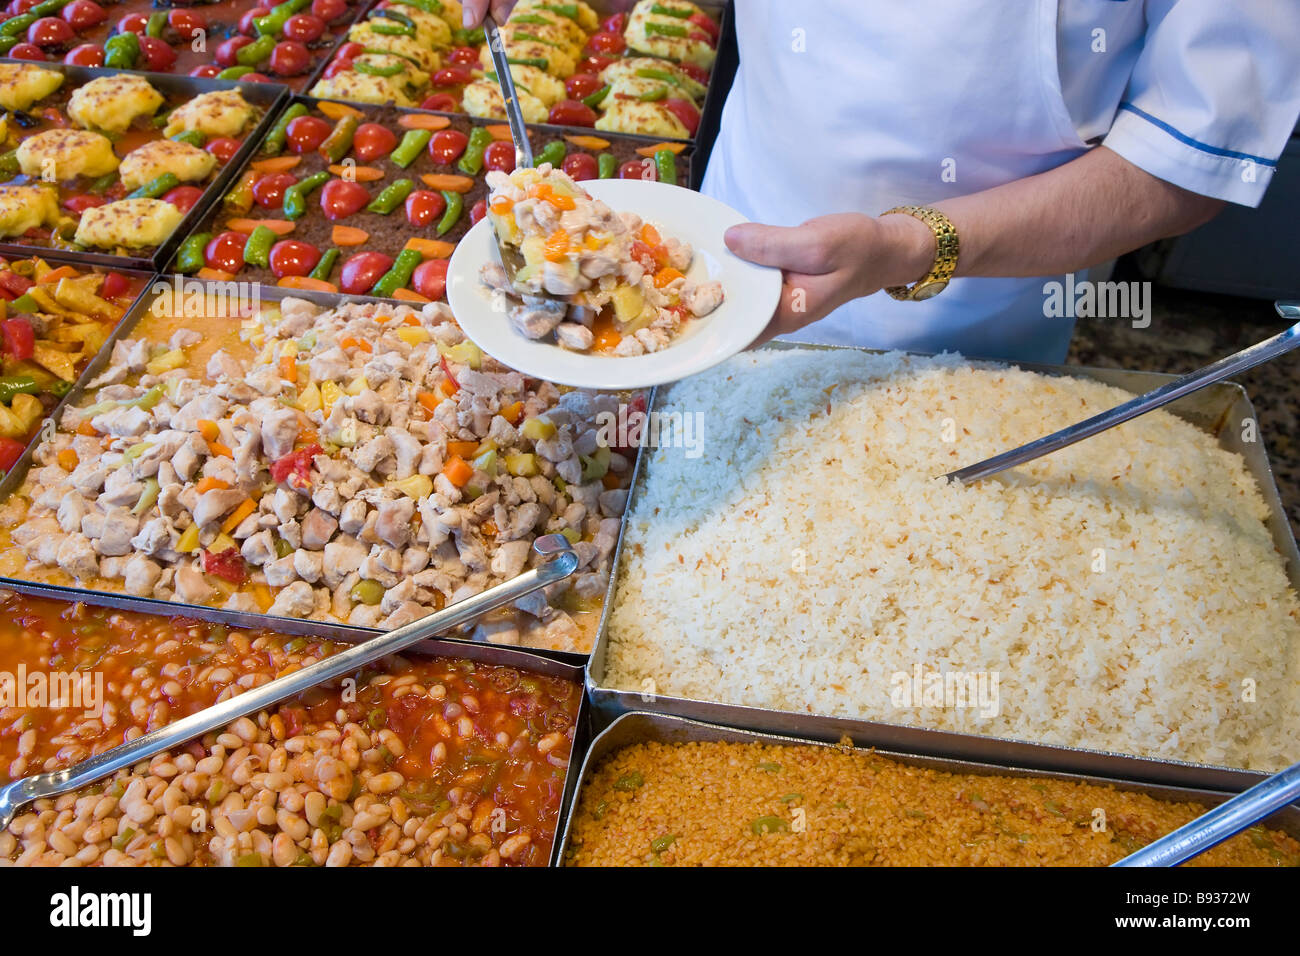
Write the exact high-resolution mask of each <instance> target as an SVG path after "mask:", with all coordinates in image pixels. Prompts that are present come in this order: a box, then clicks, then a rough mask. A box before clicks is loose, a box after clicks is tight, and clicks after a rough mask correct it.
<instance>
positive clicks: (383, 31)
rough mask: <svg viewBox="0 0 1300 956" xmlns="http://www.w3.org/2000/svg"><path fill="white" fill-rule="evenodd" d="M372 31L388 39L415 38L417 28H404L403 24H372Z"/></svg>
mask: <svg viewBox="0 0 1300 956" xmlns="http://www.w3.org/2000/svg"><path fill="white" fill-rule="evenodd" d="M370 29H371V30H373V31H374V32H375V33H378V34H379V35H380V36H386V37H413V36H415V27H408V26H404V25H403V24H401V23H372V24H370Z"/></svg>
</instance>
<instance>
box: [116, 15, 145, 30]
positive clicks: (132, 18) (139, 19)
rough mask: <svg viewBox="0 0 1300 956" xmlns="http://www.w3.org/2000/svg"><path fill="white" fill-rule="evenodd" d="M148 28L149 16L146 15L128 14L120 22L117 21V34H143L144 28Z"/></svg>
mask: <svg viewBox="0 0 1300 956" xmlns="http://www.w3.org/2000/svg"><path fill="white" fill-rule="evenodd" d="M148 26H149V14H147V13H128V14H127V15H126V16H124V17H123V18H122V19H121V20H118V21H117V32H118V33H144V31H145V28H146V27H148Z"/></svg>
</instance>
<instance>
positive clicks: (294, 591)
mask: <svg viewBox="0 0 1300 956" xmlns="http://www.w3.org/2000/svg"><path fill="white" fill-rule="evenodd" d="M314 610H316V593H315V592H314V591H313V590H312V587H311V585H310V584H308V583H307V582H306V581H294V582H293V583H292V584H290V585H288V586H286V587H285V588H284V589H283V590H282V591H281V592H280V593H279V594H277V595H276V596H275V602H274V603H273V604H272V605H271V607H270V610H268V611H267V612H266V613H268V614H273V615H275V616H276V617H297V618H303V617H309V616H310V615H311V613H312V612H313V611H314Z"/></svg>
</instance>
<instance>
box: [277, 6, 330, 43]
mask: <svg viewBox="0 0 1300 956" xmlns="http://www.w3.org/2000/svg"><path fill="white" fill-rule="evenodd" d="M324 34H325V21H324V20H322V19H321V18H320V17H316V16H312V15H311V14H310V13H295V14H294V15H293V16H291V17H290V18H289V19H288V20H285V21H284V38H285V39H286V40H297V41H298V42H299V43H311V42H312V41H314V40H319V39H320V38H321V37H322V36H324Z"/></svg>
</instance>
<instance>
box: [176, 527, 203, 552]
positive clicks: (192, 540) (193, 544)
mask: <svg viewBox="0 0 1300 956" xmlns="http://www.w3.org/2000/svg"><path fill="white" fill-rule="evenodd" d="M176 550H177V551H179V552H180V553H181V554H193V553H194V552H195V551H197V550H199V526H198V525H197V524H192V525H190V526H189V527H188V528H186V529H185V530H184V531H182V532H181V539H180V540H179V541H177V542H176Z"/></svg>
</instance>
